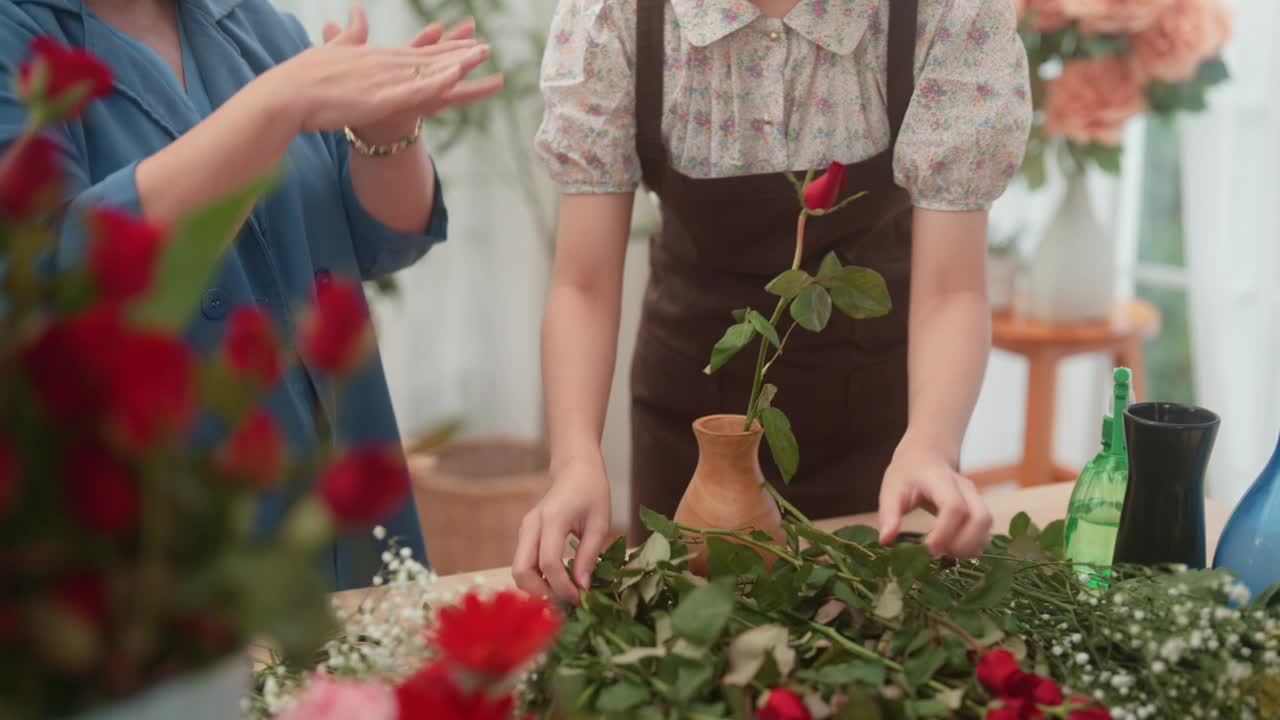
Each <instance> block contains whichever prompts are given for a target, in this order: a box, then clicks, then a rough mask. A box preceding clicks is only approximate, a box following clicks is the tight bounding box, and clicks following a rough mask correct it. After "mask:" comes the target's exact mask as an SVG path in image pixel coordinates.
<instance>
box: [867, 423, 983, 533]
mask: <svg viewBox="0 0 1280 720" xmlns="http://www.w3.org/2000/svg"><path fill="white" fill-rule="evenodd" d="M917 507H924V508H926V509H928V510H929V511H930V512H933V513H934V514H935V515H936V516H937V518H938V524H937V525H936V526H935V527H934V529H933V531H932V532H930V533H929V535H928V537H926V538H925V543H926V544H927V545H928V547H929V550H930V551H931V552H932V553H933V554H935V555H951V556H955V557H971V556H974V555H977V554H979V553H981V552H982V551H983V550H984V549H986V547H987V542H988V541H989V539H990V533H991V513H990V511H988V510H987V505H986V503H985V502H984V501H983V499H982V496H981V495H980V494H979V493H978V489H977V488H976V487H974V485H973V482H972V481H971V480H969V479H968V478H966V477H964V476H963V475H960V474H959V473H957V472H956V471H955V470H954V469H953V468H952V467H951V465H950V463H948V462H947V461H946V460H944V459H943V458H942V457H941V456H940V455H938V454H936V453H932V452H929V451H928V450H927V449H919V448H912V447H908V446H900V447H899V448H898V451H897V452H896V453H895V454H894V456H893V462H892V463H890V464H889V469H888V470H887V471H886V472H885V476H884V484H883V485H882V486H881V488H880V542H881V543H883V544H888V543H890V542H893V539H894V538H895V537H897V535H898V530H899V528H900V526H901V524H902V517H903V515H905V514H907V513H909V512H911V511H912V510H914V509H915V508H917Z"/></svg>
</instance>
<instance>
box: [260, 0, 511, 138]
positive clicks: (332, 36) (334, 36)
mask: <svg viewBox="0 0 1280 720" xmlns="http://www.w3.org/2000/svg"><path fill="white" fill-rule="evenodd" d="M334 30H337V28H336V27H330V28H326V31H325V36H326V39H327V42H326V43H325V44H324V45H322V46H319V47H314V48H311V49H309V50H307V51H305V52H303V53H301V54H299V55H298V56H296V57H294V58H293V59H291V60H289V61H287V62H285V63H282V64H281V65H279V66H278V67H276V68H275V69H274V70H272V71H271V72H270V73H267V74H266V75H263V77H262V78H260V80H261V81H264V82H262V83H259V85H260V87H262V88H263V89H264V92H262V93H260V97H262V98H265V100H266V101H267V102H269V103H276V104H279V103H281V101H282V99H284V98H287V104H286V105H284V106H283V107H284V108H286V109H287V112H288V113H289V115H288V116H286V117H294V118H297V122H298V124H299V126H300V127H299V130H300V131H302V132H316V131H324V130H338V129H341V128H343V127H351V128H353V129H357V131H358V132H359V131H361V130H363V131H364V132H365V133H366V134H365V135H361V138H362V139H364V140H365V141H366V142H371V143H383V142H388V141H391V140H394V139H399V138H401V137H404V136H405V135H406V134H408V132H411V131H412V130H413V126H414V124H415V123H416V122H417V120H418V118H420V117H424V116H428V115H431V114H433V113H436V112H439V111H440V110H442V109H443V108H446V107H449V106H450V105H459V104H464V103H468V102H473V101H475V100H478V99H480V98H483V97H486V96H488V95H492V94H493V93H495V92H497V91H498V89H499V88H501V87H502V77H501V76H500V75H498V76H492V77H488V78H484V79H482V80H474V81H469V80H465V79H464V78H465V77H466V75H467V74H468V73H469V72H471V71H472V70H474V69H475V68H476V67H477V66H478V65H480V64H481V63H483V62H484V61H485V59H486V58H487V57H488V53H489V50H488V46H486V45H483V44H481V43H478V42H476V40H475V39H474V38H472V37H471V36H472V35H474V32H475V29H474V26H472V25H470V24H469V23H464V24H462V25H460V26H459V27H457V28H454V29H453V30H452V31H450V34H451V37H449V38H447V39H446V38H445V33H444V30H443V28H441V27H440V26H439V25H431V26H428V27H427V28H424V29H423V31H422V32H421V33H419V34H418V37H417V38H415V39H414V42H413V43H411V45H410V46H409V47H405V48H377V47H372V46H370V45H368V44H367V40H368V35H369V24H368V19H367V18H366V17H365V14H364V12H363V11H362V10H360V9H359V8H356V9H353V10H352V12H351V19H350V21H349V22H348V24H347V27H346V28H344V29H341V30H337V32H334ZM453 36H456V37H453ZM406 126H407V130H406ZM393 130H394V132H392V131H393ZM379 133H391V134H392V135H394V137H384V136H380V135H379Z"/></svg>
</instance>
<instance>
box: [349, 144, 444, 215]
mask: <svg viewBox="0 0 1280 720" xmlns="http://www.w3.org/2000/svg"><path fill="white" fill-rule="evenodd" d="M415 123H416V121H407V122H402V123H398V124H393V125H391V126H388V127H387V128H386V129H379V130H377V131H367V130H366V131H357V132H360V133H362V135H361V137H360V139H361V140H363V141H364V142H366V143H369V144H371V145H388V144H391V143H395V142H397V141H399V140H401V139H403V138H406V137H409V136H410V135H412V134H413V131H414V125H415ZM349 158H350V159H349V160H348V163H349V165H348V169H349V172H350V174H351V184H352V186H353V187H354V188H355V192H356V198H357V199H358V200H359V201H360V205H361V206H362V207H363V208H364V209H365V211H366V212H368V213H369V214H370V215H372V216H373V217H374V218H376V219H377V220H378V221H379V222H381V223H382V224H383V225H386V226H387V227H389V228H391V229H392V230H396V231H398V232H402V233H421V232H423V231H424V229H425V228H426V226H427V222H428V220H429V219H430V218H431V211H432V210H433V209H434V205H435V191H436V188H435V168H434V167H433V165H432V163H431V156H430V155H429V154H428V153H427V149H426V147H425V143H423V142H421V141H419V142H417V143H415V144H414V145H413V146H411V147H410V148H409V149H408V150H406V151H405V152H402V153H399V154H397V155H389V156H386V157H368V156H366V155H362V154H361V153H359V152H356V151H355V150H354V149H353V150H352V151H351V152H350V155H349Z"/></svg>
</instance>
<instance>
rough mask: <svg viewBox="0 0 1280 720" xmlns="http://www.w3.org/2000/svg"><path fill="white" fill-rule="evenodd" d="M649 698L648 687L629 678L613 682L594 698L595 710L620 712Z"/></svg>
mask: <svg viewBox="0 0 1280 720" xmlns="http://www.w3.org/2000/svg"><path fill="white" fill-rule="evenodd" d="M648 699H649V688H646V687H644V686H642V685H638V684H636V683H634V682H631V681H630V680H624V681H622V682H615V683H613V684H611V685H609V686H608V687H606V688H605V689H604V690H603V691H601V693H600V696H599V697H598V698H596V710H600V711H601V712H622V711H624V710H630V709H631V708H634V707H636V706H638V705H640V704H641V703H643V702H644V701H645V700H648Z"/></svg>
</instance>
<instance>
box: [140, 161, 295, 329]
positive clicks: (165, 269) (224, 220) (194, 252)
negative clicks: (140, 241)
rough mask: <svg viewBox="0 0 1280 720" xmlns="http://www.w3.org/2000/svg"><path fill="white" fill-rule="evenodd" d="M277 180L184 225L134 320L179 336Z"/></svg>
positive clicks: (234, 197)
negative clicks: (226, 253) (257, 205)
mask: <svg viewBox="0 0 1280 720" xmlns="http://www.w3.org/2000/svg"><path fill="white" fill-rule="evenodd" d="M275 181H276V176H275V175H274V174H272V175H271V176H270V177H267V178H263V179H261V180H256V181H254V182H251V183H249V184H248V185H246V186H244V187H243V188H240V189H239V190H236V191H235V192H233V193H231V194H230V195H228V196H226V197H224V198H222V199H221V200H219V201H218V202H216V203H214V204H212V205H210V206H209V207H206V208H204V209H201V210H198V211H196V212H194V213H192V214H191V215H190V216H188V217H187V218H186V219H185V220H183V221H182V222H180V223H179V224H178V226H177V227H176V228H175V229H174V232H173V234H172V237H170V239H169V242H167V243H165V246H164V248H163V249H162V250H161V254H160V259H159V266H158V267H157V268H156V272H155V274H154V281H153V283H152V285H151V287H150V288H149V289H148V290H147V292H146V294H145V295H143V296H142V298H141V299H140V300H139V301H138V302H137V304H136V305H135V306H134V307H133V310H132V316H133V319H134V321H135V322H137V323H139V324H141V325H146V326H149V327H153V328H156V329H159V330H169V331H171V332H180V331H182V329H183V328H185V327H186V326H187V323H188V322H190V320H191V316H192V315H193V314H194V313H195V312H196V310H197V308H199V306H200V297H201V296H202V295H203V294H204V292H205V290H207V289H208V287H209V284H210V282H211V281H212V279H213V277H214V274H215V273H217V272H218V269H219V268H220V267H221V263H220V262H219V260H220V258H221V257H222V252H223V250H225V249H226V248H227V246H228V245H229V244H230V243H231V241H232V240H233V239H235V236H236V233H237V232H238V231H239V230H240V227H241V226H242V225H243V224H244V221H245V218H246V217H248V213H249V211H250V210H251V209H252V208H253V205H254V203H255V202H257V200H258V198H260V197H261V196H262V195H263V194H265V193H266V192H267V191H268V190H270V189H271V187H272V186H274V185H275Z"/></svg>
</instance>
